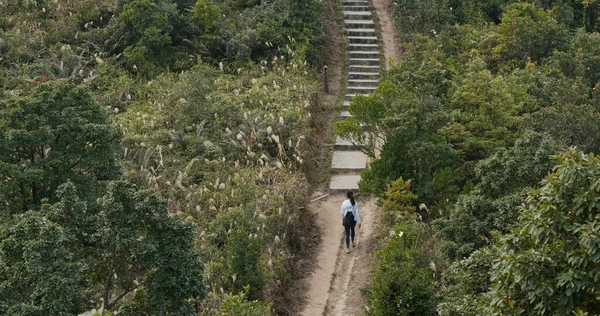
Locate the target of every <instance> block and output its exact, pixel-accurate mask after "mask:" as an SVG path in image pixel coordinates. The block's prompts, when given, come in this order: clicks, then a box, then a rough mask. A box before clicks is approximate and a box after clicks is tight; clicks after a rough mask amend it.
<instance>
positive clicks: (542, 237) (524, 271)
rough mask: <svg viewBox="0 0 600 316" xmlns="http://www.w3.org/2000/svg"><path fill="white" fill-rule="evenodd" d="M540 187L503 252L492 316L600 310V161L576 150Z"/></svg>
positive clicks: (489, 309) (486, 306)
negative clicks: (599, 284) (599, 201)
mask: <svg viewBox="0 0 600 316" xmlns="http://www.w3.org/2000/svg"><path fill="white" fill-rule="evenodd" d="M556 159H557V161H558V165H557V166H556V167H555V169H554V172H553V173H552V174H550V175H549V176H548V177H546V178H545V179H544V180H543V181H542V182H541V186H540V188H539V189H535V190H532V191H530V193H529V196H528V197H527V199H526V204H525V205H524V206H523V208H522V210H521V214H520V216H519V222H518V224H517V225H516V226H515V227H514V228H513V229H512V230H511V232H510V233H509V234H508V235H506V236H505V237H504V238H502V239H501V240H500V241H499V242H498V244H497V245H496V247H498V255H497V257H496V260H495V263H494V269H492V270H490V279H491V280H492V282H493V285H492V287H491V291H490V292H489V294H488V300H485V301H484V302H483V303H482V304H481V306H480V308H481V309H482V311H483V314H486V315H505V314H537V315H551V314H552V315H556V314H561V315H566V314H571V313H573V312H574V311H582V312H595V311H598V310H599V308H600V288H599V286H598V278H599V276H600V266H599V265H598V260H600V237H599V236H600V226H599V225H598V212H599V207H598V198H599V196H600V191H599V187H598V184H600V157H597V156H593V155H591V154H590V155H586V154H584V153H583V152H581V151H577V150H569V151H568V152H566V153H564V154H561V155H558V156H557V157H556Z"/></svg>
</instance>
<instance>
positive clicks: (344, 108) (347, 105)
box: [342, 101, 350, 111]
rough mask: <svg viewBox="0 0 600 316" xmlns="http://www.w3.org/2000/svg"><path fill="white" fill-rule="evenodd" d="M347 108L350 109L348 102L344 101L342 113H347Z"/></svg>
mask: <svg viewBox="0 0 600 316" xmlns="http://www.w3.org/2000/svg"><path fill="white" fill-rule="evenodd" d="M349 108H350V101H344V103H343V104H342V111H348V109H349Z"/></svg>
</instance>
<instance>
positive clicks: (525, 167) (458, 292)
mask: <svg viewBox="0 0 600 316" xmlns="http://www.w3.org/2000/svg"><path fill="white" fill-rule="evenodd" d="M395 2H396V4H397V6H396V7H395V18H396V22H397V23H396V24H397V27H398V29H399V33H400V34H401V35H402V38H403V41H404V42H403V43H402V44H403V45H402V46H403V47H404V48H405V50H404V55H403V58H402V60H401V61H400V62H398V63H397V64H395V65H393V66H392V67H391V69H389V70H388V71H386V73H385V74H384V80H383V81H382V82H383V84H382V85H383V86H390V87H392V90H393V92H394V93H393V94H390V97H388V98H381V97H375V96H373V97H369V99H368V102H367V100H366V99H365V100H360V99H358V100H357V101H356V105H357V106H361V107H362V108H363V109H375V110H378V109H383V110H382V111H379V112H377V111H375V113H378V115H377V116H376V117H377V119H376V121H375V122H369V121H368V120H364V119H363V120H357V121H355V122H350V123H348V124H346V123H343V124H346V125H347V126H343V127H345V128H348V127H351V128H348V130H350V132H351V133H354V132H355V133H356V134H358V135H361V136H362V135H364V134H360V133H361V132H362V131H361V130H359V129H358V128H357V126H358V124H357V123H358V122H359V121H360V122H361V123H363V124H364V126H365V130H366V131H369V129H371V128H372V130H376V131H377V132H379V133H381V134H382V135H385V138H384V139H385V144H384V145H383V146H382V147H381V153H380V155H379V157H377V158H375V159H373V160H372V163H371V168H370V169H368V170H366V171H364V172H363V173H362V179H361V183H360V188H361V190H363V191H367V192H374V193H376V194H377V195H379V196H380V197H382V198H384V199H385V198H389V197H387V196H386V188H387V187H388V185H390V184H391V183H394V181H396V180H397V179H398V178H402V179H407V180H410V181H411V182H410V184H411V190H413V191H414V193H415V194H416V195H417V196H418V199H417V200H415V201H413V202H412V203H411V204H405V203H403V202H402V201H396V202H393V203H392V202H389V201H391V200H389V199H388V205H386V208H388V209H394V207H396V208H401V209H407V208H410V207H411V206H412V207H414V206H416V205H417V204H419V203H425V204H427V205H428V212H429V214H431V215H432V216H433V219H434V221H433V228H434V232H433V233H431V235H427V234H426V236H424V237H422V238H421V242H422V243H423V244H422V245H423V246H422V247H423V248H422V249H421V251H420V254H421V255H422V256H425V257H427V258H433V259H431V260H432V261H434V262H435V263H436V265H437V266H438V267H439V268H440V269H441V270H442V273H443V275H444V276H445V277H444V279H443V280H442V282H441V283H440V285H441V287H440V289H441V291H440V292H438V293H437V294H439V297H440V299H441V302H442V303H441V304H439V305H438V308H437V310H438V312H439V313H440V314H443V315H482V314H483V315H488V314H493V312H497V314H519V313H521V314H544V313H543V312H539V311H537V310H533V308H534V305H531V304H532V303H527V304H530V305H527V306H529V307H531V309H526V308H524V307H521V308H522V309H521V310H518V309H517V304H516V303H515V302H516V301H515V298H513V297H512V296H511V298H510V299H511V301H510V304H513V303H514V304H513V305H514V309H512V310H511V309H510V308H509V307H508V305H507V304H508V302H509V301H507V298H506V297H505V298H503V299H498V298H497V297H493V296H490V295H487V294H485V292H487V291H488V287H489V286H491V284H492V283H494V284H496V285H495V286H498V287H500V286H501V287H502V290H503V291H506V290H507V289H510V290H511V291H512V289H513V288H515V287H516V285H515V284H527V282H526V281H527V280H526V279H519V280H518V281H515V282H513V283H510V282H505V277H506V276H505V275H503V276H502V277H497V278H496V279H490V274H489V273H490V270H491V271H496V267H495V266H493V267H492V265H495V264H496V262H498V261H499V260H500V259H498V258H502V260H505V259H506V258H510V254H512V253H513V252H512V251H516V250H515V249H517V248H518V247H514V249H511V250H510V253H509V254H507V253H508V252H507V253H503V254H501V255H500V254H497V253H498V251H497V249H498V247H492V248H488V247H490V246H493V245H494V244H495V243H496V240H498V239H502V237H501V235H502V234H506V233H509V232H512V230H513V226H514V225H515V223H516V221H517V219H518V218H519V216H520V215H521V213H522V212H523V211H522V210H521V209H520V208H519V205H521V204H522V202H523V199H524V198H525V197H526V192H527V191H528V190H530V189H531V188H532V187H533V188H535V187H536V186H537V185H538V183H539V181H540V180H541V179H542V178H544V177H545V176H546V175H547V174H548V173H549V172H550V171H551V170H552V166H553V165H554V164H555V160H554V159H553V158H551V157H552V156H553V155H555V154H556V153H557V152H558V151H559V149H560V148H565V147H571V146H577V147H578V148H579V149H581V150H583V151H584V152H596V151H598V150H599V148H598V146H597V144H598V143H600V140H599V139H598V137H599V135H600V130H598V126H599V125H600V117H598V115H597V114H598V111H597V109H598V107H599V104H600V103H599V102H598V100H600V98H598V95H599V94H598V93H597V91H596V90H597V89H596V88H597V86H598V78H597V77H598V76H597V74H598V71H597V68H598V65H597V62H598V58H597V56H598V53H597V49H596V47H597V46H598V45H595V44H594V43H596V42H597V35H598V34H597V33H594V30H595V28H597V19H598V15H597V6H598V3H596V1H593V2H585V1H583V2H582V1H570V0H567V1H537V2H535V3H532V2H523V1H504V0H499V1H496V0H491V1H445V2H444V1H417V2H414V1H412V2H411V1H403V0H397V1H395ZM376 94H377V93H376ZM353 103H354V101H353ZM351 104H352V103H351ZM357 114H358V115H360V114H361V112H357ZM336 132H338V131H336ZM351 133H350V134H351ZM346 136H348V135H346ZM350 136H352V135H350ZM397 185H398V183H394V186H397ZM559 200H560V199H559ZM384 201H385V200H384ZM384 203H385V202H384ZM396 220H399V218H398V217H396V218H395V219H394V218H392V219H386V221H389V222H395V221H396ZM424 227H426V228H427V227H428V226H427V225H424ZM519 238H520V237H519ZM519 240H521V239H519ZM532 249H533V248H532ZM440 257H441V258H440ZM531 257H532V258H535V256H534V255H531ZM439 259H442V260H441V262H440V260H439ZM519 260H520V259H519ZM544 260H547V261H545V263H547V264H551V262H553V261H554V257H544ZM515 262H516V263H514V264H513V265H512V266H511V267H513V266H517V265H518V264H519V262H520V261H515ZM552 264H554V263H552ZM559 264H560V263H556V265H559ZM425 265H426V263H422V262H421V263H419V264H418V267H421V268H423V267H424V266H425ZM447 266H450V268H449V271H443V270H444V268H445V267H447ZM523 267H524V269H525V266H523ZM536 271H538V272H539V271H542V270H541V269H539V270H536ZM571 271H572V272H570V273H572V274H574V275H578V273H579V272H578V271H577V272H576V270H575V269H574V268H573V269H571ZM538 272H536V273H538ZM540 273H541V272H540ZM538 274H539V273H538ZM506 280H509V279H506ZM492 281H494V282H492ZM509 281H510V280H509ZM545 286H546V284H544V283H543V282H542V281H540V282H539V283H535V284H533V285H532V286H531V287H529V288H527V289H524V290H522V291H521V292H519V299H522V300H523V301H522V302H525V301H527V300H529V299H530V298H531V297H532V294H529V293H528V291H529V292H531V293H534V292H535V291H540V292H542V293H545V292H544V291H546V292H550V291H549V290H548V291H547V290H545ZM588 287H591V286H588ZM588 287H586V289H587V288H588ZM516 288H518V287H516ZM594 291H596V290H592V292H593V293H595V294H592V297H593V295H596V296H595V297H597V292H594ZM558 292H559V291H558V290H557V291H556V292H554V291H552V294H551V295H552V297H553V298H557V296H556V293H558ZM498 293H500V291H499V292H498ZM503 293H506V292H503ZM498 295H500V294H498ZM550 297H551V296H550V294H549V296H548V301H550ZM492 300H495V301H494V302H495V303H498V302H501V303H503V304H504V305H502V306H503V308H507V309H498V310H494V311H493V312H492V311H491V310H490V309H485V308H486V306H491V305H493V304H491V303H490V302H492ZM588 300H589V299H588ZM552 302H555V301H552ZM495 303H494V304H495ZM498 304H500V303H498ZM519 304H521V305H519V306H522V305H523V304H525V303H521V302H520V303H519ZM548 304H549V303H543V304H541V305H538V306H542V305H543V306H546V308H547V309H546V310H545V313H546V314H567V313H573V312H576V313H584V314H585V313H586V312H589V311H591V310H594V308H596V309H597V304H596V303H593V304H592V303H589V304H590V306H593V307H594V308H590V307H589V306H588V307H587V308H585V309H584V308H583V305H584V304H580V306H572V308H571V309H564V310H561V309H559V308H558V307H557V306H558V305H553V306H552V307H548V306H549V305H548ZM594 304H596V305H594ZM498 306H500V305H498ZM529 307H528V308H529ZM577 307H581V308H580V309H577V310H576V308H577ZM536 308H537V307H536ZM388 312H389V313H393V311H391V310H390V311H388Z"/></svg>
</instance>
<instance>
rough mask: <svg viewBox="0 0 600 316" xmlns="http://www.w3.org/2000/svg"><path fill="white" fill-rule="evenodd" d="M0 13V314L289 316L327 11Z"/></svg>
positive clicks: (306, 5)
mask: <svg viewBox="0 0 600 316" xmlns="http://www.w3.org/2000/svg"><path fill="white" fill-rule="evenodd" d="M0 11H2V15H1V16H0V56H1V57H0V97H1V101H0V196H1V197H0V198H1V202H0V258H1V259H0V293H2V295H0V314H8V315H48V314H51V315H75V314H78V313H82V312H84V311H86V310H92V309H93V308H99V307H100V306H101V305H102V306H103V307H104V309H105V310H110V311H116V312H118V313H119V315H167V314H168V315H189V314H191V313H196V314H202V315H209V314H235V315H265V314H269V313H279V314H289V313H293V310H289V309H288V308H289V302H290V299H295V298H294V297H289V295H286V293H288V291H287V289H288V288H289V287H290V285H291V282H292V281H293V280H294V278H295V277H296V276H295V273H296V268H297V267H299V266H298V265H296V261H297V259H294V257H295V256H296V255H297V254H299V253H300V252H302V251H304V249H305V248H306V246H307V245H306V244H307V242H306V240H305V238H304V237H303V236H300V232H302V231H303V229H302V227H307V226H308V225H311V223H310V218H309V217H307V216H302V215H301V214H302V213H303V206H304V202H305V199H306V197H307V195H308V191H309V184H308V180H307V179H311V177H312V178H314V176H315V173H316V172H318V171H317V170H319V169H318V168H319V167H318V166H317V164H318V162H319V161H318V155H312V154H310V155H309V153H310V150H311V147H310V145H311V143H314V142H315V141H314V139H315V137H316V136H315V133H316V132H315V126H317V124H318V122H317V120H318V119H319V118H320V117H321V116H322V115H321V113H320V112H321V111H323V109H322V107H321V105H320V103H319V102H318V101H319V95H318V93H317V88H318V85H317V84H316V83H315V82H314V80H313V79H312V77H313V69H315V66H318V65H319V63H320V62H321V60H320V59H319V58H323V57H322V56H323V54H317V53H318V52H319V51H320V50H321V44H322V41H323V34H324V33H323V30H322V27H321V15H322V11H323V4H322V3H321V2H320V1H316V0H300V1H285V0H270V1H254V0H246V1H238V0H226V1H212V0H132V1H121V0H102V1H81V0H58V1H46V0H31V1H30V0H9V1H2V2H0ZM318 56H319V57H318Z"/></svg>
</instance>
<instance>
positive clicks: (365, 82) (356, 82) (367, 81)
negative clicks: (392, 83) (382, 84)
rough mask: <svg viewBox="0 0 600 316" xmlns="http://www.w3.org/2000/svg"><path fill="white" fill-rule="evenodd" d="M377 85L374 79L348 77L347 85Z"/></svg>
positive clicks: (371, 86) (362, 86)
mask: <svg viewBox="0 0 600 316" xmlns="http://www.w3.org/2000/svg"><path fill="white" fill-rule="evenodd" d="M378 85H379V80H376V79H375V80H374V79H348V87H361V88H377V86H378Z"/></svg>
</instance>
